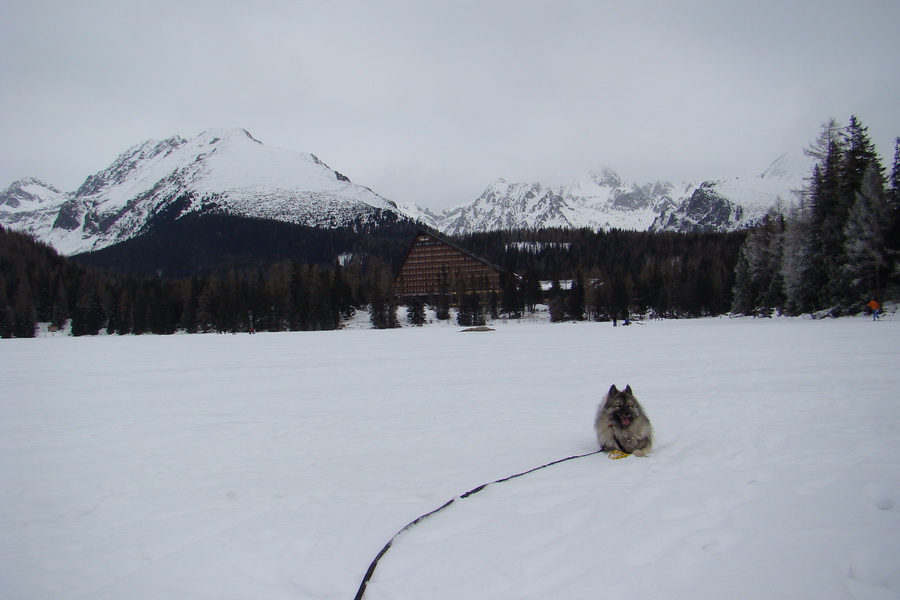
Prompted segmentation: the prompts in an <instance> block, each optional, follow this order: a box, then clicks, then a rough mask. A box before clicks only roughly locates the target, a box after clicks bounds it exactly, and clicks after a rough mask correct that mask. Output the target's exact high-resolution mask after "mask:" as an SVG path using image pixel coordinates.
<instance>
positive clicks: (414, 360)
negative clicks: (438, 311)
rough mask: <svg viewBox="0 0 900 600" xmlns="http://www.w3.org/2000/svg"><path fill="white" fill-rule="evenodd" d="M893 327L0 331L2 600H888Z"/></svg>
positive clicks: (751, 323) (896, 504)
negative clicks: (644, 448) (629, 394)
mask: <svg viewBox="0 0 900 600" xmlns="http://www.w3.org/2000/svg"><path fill="white" fill-rule="evenodd" d="M898 365H900V318H897V317H896V316H895V315H892V316H890V317H889V318H887V319H885V320H883V321H882V322H879V323H873V322H872V321H870V320H867V319H865V318H861V317H860V318H849V319H839V320H824V321H813V320H810V319H799V318H798V319H771V320H769V319H764V320H754V319H731V320H730V319H705V320H685V321H663V322H646V323H645V324H640V325H634V326H631V327H617V328H613V327H611V326H610V325H609V324H597V323H583V324H556V325H549V324H546V323H534V322H525V323H499V324H496V325H495V331H491V332H479V333H460V332H459V328H458V327H454V326H449V325H435V326H430V327H425V328H404V329H401V330H391V331H374V330H368V329H362V328H357V329H349V330H344V331H335V332H321V333H283V334H259V335H254V336H251V335H176V336H168V337H164V336H158V337H157V336H140V337H131V336H129V337H115V336H104V337H95V338H71V337H65V336H56V337H54V336H49V337H43V338H38V339H33V340H3V341H0V384H2V385H0V389H2V392H0V598H4V599H7V598H8V599H17V600H32V599H54V600H56V599H85V600H87V599H90V600H103V599H110V600H112V599H114V600H122V599H128V600H149V599H153V600H160V599H165V600H178V599H192V600H197V599H207V598H208V599H217V600H222V599H254V600H255V599H259V598H265V599H267V600H282V599H283V600H288V599H290V600H298V599H309V598H316V599H329V600H330V599H341V600H345V599H346V600H350V599H352V598H353V596H354V594H355V593H356V590H357V587H358V586H359V583H360V580H361V579H362V577H363V575H364V574H365V571H366V569H367V567H368V566H369V563H370V562H371V561H372V559H373V558H374V557H375V555H376V554H377V553H378V551H379V550H380V549H381V548H382V546H383V545H384V544H385V543H386V542H387V541H388V540H389V539H390V538H391V536H393V535H394V534H395V533H396V532H397V531H398V530H399V529H401V528H402V527H403V526H404V525H406V524H407V523H409V522H410V521H411V520H413V519H414V518H416V517H417V516H419V515H421V514H423V513H425V512H428V511H430V510H432V509H435V508H437V507H438V506H440V505H442V504H444V503H445V502H446V501H447V500H449V499H451V498H453V497H455V496H457V495H459V494H461V493H463V492H465V491H467V490H470V489H472V488H474V487H475V486H477V485H479V484H482V483H486V482H490V481H493V480H495V479H499V478H502V477H505V476H508V475H511V474H514V473H518V472H521V471H525V470H528V469H531V468H533V467H535V466H538V465H541V464H543V463H546V462H549V461H552V460H554V459H558V458H563V457H566V456H570V455H574V454H581V453H586V452H591V451H592V450H594V449H595V448H596V440H595V437H594V433H593V430H592V421H593V416H594V411H595V408H596V405H597V403H598V401H599V400H600V398H601V395H602V394H603V392H604V391H605V390H606V389H608V388H609V386H610V385H611V384H613V383H615V384H617V385H620V386H622V385H625V384H630V385H631V386H632V387H633V388H634V390H635V393H636V394H637V396H638V398H639V399H640V400H641V402H642V403H643V404H644V406H645V408H646V409H647V411H648V413H649V415H650V417H651V419H652V420H653V424H654V427H655V430H656V436H657V437H656V444H655V451H654V452H653V454H652V455H651V456H650V457H649V458H645V459H641V458H635V457H628V458H625V459H623V460H609V459H608V458H607V457H606V456H605V455H591V456H588V457H586V458H581V459H577V460H573V461H568V462H565V463H561V464H559V465H556V466H553V467H549V468H547V469H543V470H540V471H536V472H534V473H532V474H530V475H526V476H523V477H519V478H516V479H513V480H510V481H508V482H506V483H501V484H495V485H491V486H489V487H488V488H486V489H485V490H484V491H482V492H481V493H479V494H475V495H473V496H470V497H469V498H466V499H460V500H458V501H456V502H454V503H453V504H452V505H451V506H449V507H448V508H447V509H445V510H443V511H441V512H440V513H437V514H435V515H434V516H432V517H430V518H429V519H426V520H424V521H422V522H421V523H420V524H419V525H418V526H417V527H414V528H412V529H410V530H408V531H406V532H404V533H403V534H401V535H400V536H398V537H397V539H396V540H395V542H394V545H393V547H392V548H391V549H390V551H388V552H387V554H385V555H384V558H383V559H382V560H381V562H380V564H379V566H378V568H377V569H376V571H375V573H374V576H373V578H372V581H371V583H370V584H369V587H368V590H367V593H366V595H365V597H366V598H368V599H371V600H376V599H381V600H387V599H403V600H409V599H419V598H422V599H424V598H427V599H429V600H436V599H442V598H448V599H449V598H454V599H459V598H467V599H482V598H483V599H490V600H497V599H498V598H504V599H507V598H541V599H546V598H554V599H559V598H573V599H574V598H577V599H585V598H605V599H617V598H622V599H626V598H627V599H631V598H653V599H665V598H691V599H693V600H702V599H709V600H713V599H715V600H721V599H722V598H728V599H729V600H740V599H754V600H756V599H759V598H791V599H798V598H810V599H816V600H823V599H830V598H835V599H837V598H857V599H863V598H865V599H882V598H897V597H898V595H900V368H898Z"/></svg>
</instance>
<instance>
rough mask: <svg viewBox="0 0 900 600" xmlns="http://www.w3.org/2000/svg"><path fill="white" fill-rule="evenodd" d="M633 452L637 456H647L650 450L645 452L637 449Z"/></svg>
mask: <svg viewBox="0 0 900 600" xmlns="http://www.w3.org/2000/svg"><path fill="white" fill-rule="evenodd" d="M632 454H634V455H635V456H640V457H643V458H646V457H647V455H648V454H649V452H645V451H643V450H635V451H634V452H632Z"/></svg>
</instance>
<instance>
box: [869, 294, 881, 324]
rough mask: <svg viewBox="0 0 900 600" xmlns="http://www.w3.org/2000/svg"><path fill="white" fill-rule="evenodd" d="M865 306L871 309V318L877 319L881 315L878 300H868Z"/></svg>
mask: <svg viewBox="0 0 900 600" xmlns="http://www.w3.org/2000/svg"><path fill="white" fill-rule="evenodd" d="M866 308H868V309H869V310H871V311H872V320H873V321H877V320H878V317H880V316H881V305H880V304H878V301H877V300H875V298H872V299H871V300H869V303H868V304H866Z"/></svg>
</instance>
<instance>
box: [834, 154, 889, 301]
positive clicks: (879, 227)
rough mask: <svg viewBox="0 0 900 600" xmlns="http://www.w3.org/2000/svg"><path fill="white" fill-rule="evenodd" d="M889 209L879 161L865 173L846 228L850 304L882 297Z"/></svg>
mask: <svg viewBox="0 0 900 600" xmlns="http://www.w3.org/2000/svg"><path fill="white" fill-rule="evenodd" d="M889 227H890V212H889V206H888V204H887V201H886V198H885V190H884V179H883V177H882V174H881V168H880V166H879V165H878V162H877V160H872V161H871V162H870V163H869V167H868V168H867V169H866V172H865V175H864V177H863V181H862V184H861V189H860V191H859V192H857V193H856V202H855V203H854V204H853V207H852V208H851V210H850V215H849V217H848V219H847V223H846V225H845V227H844V232H845V237H846V240H845V243H844V264H843V269H844V273H843V274H844V278H845V279H846V280H847V281H848V282H849V284H848V286H849V291H850V294H851V297H850V298H848V301H850V302H852V301H854V300H856V301H862V300H863V299H864V298H865V297H866V296H875V297H880V296H881V286H882V283H883V280H882V278H883V277H884V275H885V271H886V267H887V266H888V255H887V235H888V229H889Z"/></svg>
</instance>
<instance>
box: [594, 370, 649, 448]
mask: <svg viewBox="0 0 900 600" xmlns="http://www.w3.org/2000/svg"><path fill="white" fill-rule="evenodd" d="M594 429H595V430H596V431H597V441H598V442H600V449H601V450H603V451H604V452H615V451H616V450H619V451H620V452H624V453H625V454H634V455H635V456H647V455H648V454H650V448H651V446H652V445H653V427H652V426H651V425H650V419H648V418H647V415H646V414H645V413H644V408H643V407H642V406H641V404H640V403H639V402H638V401H637V398H635V397H634V394H633V393H632V391H631V386H630V385H629V386H627V387H626V388H625V389H624V390H622V391H619V389H618V388H617V387H616V386H615V385H613V386H612V387H611V388H609V393H607V394H606V400H605V401H604V402H603V404H601V405H600V406H599V408H597V418H595V419H594Z"/></svg>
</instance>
